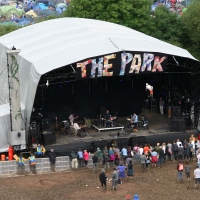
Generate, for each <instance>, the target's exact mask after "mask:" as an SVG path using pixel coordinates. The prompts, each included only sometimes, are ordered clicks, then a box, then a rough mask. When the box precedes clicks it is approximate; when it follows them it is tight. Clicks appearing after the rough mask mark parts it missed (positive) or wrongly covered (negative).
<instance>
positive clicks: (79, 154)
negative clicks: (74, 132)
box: [77, 149, 83, 168]
mask: <svg viewBox="0 0 200 200" xmlns="http://www.w3.org/2000/svg"><path fill="white" fill-rule="evenodd" d="M77 158H78V166H79V168H83V152H82V151H81V149H79V150H78V153H77Z"/></svg>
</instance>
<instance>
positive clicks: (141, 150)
mask: <svg viewBox="0 0 200 200" xmlns="http://www.w3.org/2000/svg"><path fill="white" fill-rule="evenodd" d="M139 151H140V156H141V155H142V154H143V152H144V149H143V148H142V145H140V148H139Z"/></svg>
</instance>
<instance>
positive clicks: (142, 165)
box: [140, 153, 147, 172]
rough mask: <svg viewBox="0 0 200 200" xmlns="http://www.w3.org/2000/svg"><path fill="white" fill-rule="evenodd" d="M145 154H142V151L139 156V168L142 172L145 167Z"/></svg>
mask: <svg viewBox="0 0 200 200" xmlns="http://www.w3.org/2000/svg"><path fill="white" fill-rule="evenodd" d="M146 159H147V158H146V156H145V155H144V153H142V155H141V156H140V163H141V170H142V172H144V170H145V169H146Z"/></svg>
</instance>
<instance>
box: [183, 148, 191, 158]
mask: <svg viewBox="0 0 200 200" xmlns="http://www.w3.org/2000/svg"><path fill="white" fill-rule="evenodd" d="M189 156H190V146H189V145H188V144H186V145H185V147H184V159H189Z"/></svg>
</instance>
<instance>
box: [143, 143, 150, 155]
mask: <svg viewBox="0 0 200 200" xmlns="http://www.w3.org/2000/svg"><path fill="white" fill-rule="evenodd" d="M143 150H144V154H147V153H148V152H149V147H148V146H147V144H145V145H144V149H143Z"/></svg>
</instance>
